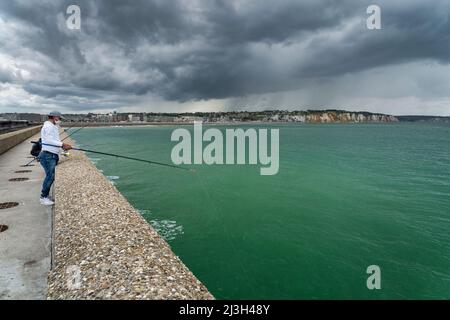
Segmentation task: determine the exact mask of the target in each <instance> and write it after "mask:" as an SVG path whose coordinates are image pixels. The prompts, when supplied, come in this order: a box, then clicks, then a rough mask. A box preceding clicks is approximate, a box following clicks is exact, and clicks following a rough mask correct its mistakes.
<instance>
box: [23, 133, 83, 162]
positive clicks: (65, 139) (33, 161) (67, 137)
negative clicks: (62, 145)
mask: <svg viewBox="0 0 450 320" xmlns="http://www.w3.org/2000/svg"><path fill="white" fill-rule="evenodd" d="M88 125H89V124H86V125H84V126H82V127H81V128H78V129H77V130H75V131H74V132H72V133H71V134H69V135H67V137H65V138H64V139H62V140H61V141H64V140H66V139H67V138H69V137H71V136H72V135H73V134H74V133H77V132H78V131H80V130H81V129H84V128H86V127H87V126H88ZM73 127H75V124H73V125H71V126H70V127H69V128H67V129H63V133H64V132H66V133H67V130H69V129H72V128H73ZM37 143H39V142H37ZM34 161H36V158H34V159H33V160H31V161H30V162H28V163H27V164H26V165H25V167H28V166H29V165H30V164H32V163H33V162H34Z"/></svg>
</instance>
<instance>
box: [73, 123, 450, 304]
mask: <svg viewBox="0 0 450 320" xmlns="http://www.w3.org/2000/svg"><path fill="white" fill-rule="evenodd" d="M204 127H205V129H206V128H207V127H206V126H204ZM241 127H242V126H241ZM244 127H245V126H244ZM253 127H255V128H267V127H269V128H279V129H280V170H279V173H278V174H277V175H274V176H261V175H260V174H259V167H257V166H248V165H247V166H233V165H231V166H225V165H224V166H207V165H202V166H195V167H196V169H197V170H196V172H195V173H191V172H184V171H181V170H176V169H171V168H165V167H158V166H154V165H147V164H144V163H139V162H134V161H129V160H122V159H117V158H111V157H108V156H98V155H93V154H90V155H89V156H90V157H91V159H92V161H93V162H94V163H95V164H96V166H97V167H98V168H99V169H101V170H103V172H104V174H105V176H108V177H109V179H110V180H111V182H112V183H114V184H115V185H116V187H117V188H118V189H119V190H120V191H121V192H122V194H124V195H125V197H126V198H127V199H128V200H129V201H130V202H131V203H132V204H133V205H134V206H135V208H137V209H138V210H139V211H140V212H141V214H142V215H143V216H144V217H145V219H146V220H147V221H149V223H151V224H152V225H153V226H154V227H155V228H156V229H157V230H158V232H160V234H161V235H162V236H163V237H165V238H166V239H167V241H168V243H169V244H170V245H171V246H172V248H173V250H174V252H175V253H176V254H177V255H179V256H180V258H181V259H182V260H183V262H184V263H185V264H186V265H187V266H188V267H189V268H190V269H191V270H192V272H193V273H194V274H195V275H196V276H197V277H198V278H199V279H200V280H201V281H202V282H203V283H204V284H205V285H206V286H207V288H208V289H209V290H210V291H211V292H212V293H213V295H214V296H215V297H216V298H223V299H431V298H437V299H442V298H447V299H449V298H450V125H448V124H427V123H424V124H408V123H401V124H355V125H352V124H348V125H341V124H327V125H304V124H303V125H279V126H276V125H264V126H253ZM175 128H176V127H171V126H152V127H111V128H86V129H83V130H81V131H80V132H79V133H76V134H75V135H74V138H75V139H76V140H77V142H78V143H79V145H80V146H82V147H85V148H89V149H98V150H100V151H105V152H113V153H119V154H124V155H128V156H134V157H139V158H144V159H151V160H155V161H162V162H170V161H171V160H170V154H171V150H172V147H173V146H174V145H175V142H171V141H170V135H171V133H172V131H173V130H174V129H175ZM186 128H189V127H188V126H187V127H186ZM218 128H220V129H222V130H224V129H225V128H226V127H218ZM370 265H378V266H379V267H380V268H381V289H380V290H369V289H368V288H367V286H366V280H367V278H368V277H369V275H368V274H367V273H366V269H367V267H368V266H370Z"/></svg>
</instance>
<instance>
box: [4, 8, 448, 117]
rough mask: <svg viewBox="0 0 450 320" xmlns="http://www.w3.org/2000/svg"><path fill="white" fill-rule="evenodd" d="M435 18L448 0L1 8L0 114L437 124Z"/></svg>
mask: <svg viewBox="0 0 450 320" xmlns="http://www.w3.org/2000/svg"><path fill="white" fill-rule="evenodd" d="M70 4H77V5H79V6H80V8H81V29H80V30H69V29H68V28H67V26H66V19H67V17H68V15H67V14H66V9H67V7H68V6H69V5H70ZM370 4H377V5H379V6H380V7H381V19H382V20H381V21H382V29H381V30H368V29H367V27H366V19H367V17H368V16H369V15H368V14H367V13H366V9H367V7H368V6H369V5H370ZM449 16H450V0H433V1H426V0H420V1H419V0H386V1H366V0H340V1H331V0H289V1H288V0H286V1H283V0H277V1H275V0H273V1H263V0H220V1H219V0H217V1H214V0H153V1H150V0H148V1H144V0H133V1H119V0H103V1H73V0H72V1H64V0H40V1H32V0H7V1H6V0H5V1H1V3H0V112H36V113H43V112H47V111H49V110H52V109H57V110H60V111H62V112H84V113H85V112H89V111H95V112H109V111H112V110H117V111H148V112H151V111H155V112H160V111H166V112H181V111H227V110H238V109H239V110H264V109H274V108H283V109H291V110H294V109H297V110H299V109H308V108H309V109H317V108H339V109H347V110H367V111H372V112H383V113H389V114H396V115H398V114H427V115H447V116H450V65H449V62H450V20H449Z"/></svg>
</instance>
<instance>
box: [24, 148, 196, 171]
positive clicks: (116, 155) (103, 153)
mask: <svg viewBox="0 0 450 320" xmlns="http://www.w3.org/2000/svg"><path fill="white" fill-rule="evenodd" d="M31 143H39V142H37V141H31ZM42 145H43V146H48V147H56V148H61V147H60V146H56V145H53V144H47V143H42ZM72 150H76V151H84V152H89V153H95V154H101V155H105V156H111V157H116V158H122V159H128V160H134V161H140V162H145V163H149V164H156V165H159V166H165V167H170V168H175V169H181V170H186V171H193V170H191V169H188V168H184V167H180V166H176V165H173V164H169V163H163V162H157V161H151V160H145V159H139V158H133V157H128V156H123V155H120V154H115V153H107V152H100V151H95V150H89V149H81V148H72Z"/></svg>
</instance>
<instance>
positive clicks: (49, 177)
mask: <svg viewBox="0 0 450 320" xmlns="http://www.w3.org/2000/svg"><path fill="white" fill-rule="evenodd" d="M61 119H62V116H61V113H60V112H58V111H52V112H50V113H49V114H48V121H45V123H44V125H43V126H42V129H41V139H42V151H41V153H40V154H39V160H40V163H41V165H42V167H43V168H44V171H45V179H44V183H43V184H42V191H41V199H40V202H41V204H43V205H46V206H51V205H53V204H55V202H54V200H52V199H50V198H49V194H50V188H51V187H52V184H53V181H54V180H55V167H56V165H57V164H58V161H59V154H60V151H61V148H62V149H64V150H70V149H72V146H71V145H70V144H67V143H63V142H61V139H60V137H59V130H58V126H59V124H60V123H61Z"/></svg>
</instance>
